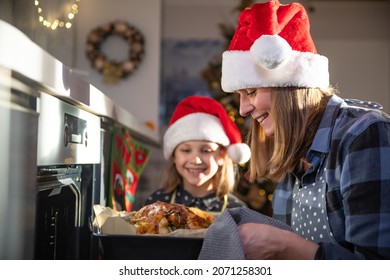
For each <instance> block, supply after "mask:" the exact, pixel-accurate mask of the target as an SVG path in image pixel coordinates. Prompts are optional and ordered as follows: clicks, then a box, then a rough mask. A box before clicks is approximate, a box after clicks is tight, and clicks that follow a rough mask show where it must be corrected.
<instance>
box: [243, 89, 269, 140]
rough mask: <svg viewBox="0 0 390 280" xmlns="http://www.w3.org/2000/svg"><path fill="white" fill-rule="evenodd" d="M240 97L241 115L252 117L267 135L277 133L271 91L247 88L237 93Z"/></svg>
mask: <svg viewBox="0 0 390 280" xmlns="http://www.w3.org/2000/svg"><path fill="white" fill-rule="evenodd" d="M236 92H237V93H238V94H239V95H240V115H241V116H243V117H245V116H248V115H251V117H252V119H254V120H255V121H257V122H258V123H259V124H260V125H261V127H262V128H263V130H264V133H265V135H267V136H272V135H274V133H275V123H274V120H273V116H272V115H271V89H270V88H247V89H242V90H238V91H236Z"/></svg>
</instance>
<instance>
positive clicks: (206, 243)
mask: <svg viewBox="0 0 390 280" xmlns="http://www.w3.org/2000/svg"><path fill="white" fill-rule="evenodd" d="M245 223H259V224H268V225H271V226H274V227H277V228H281V229H284V230H289V231H292V229H291V227H290V226H289V225H287V224H285V223H283V222H281V221H279V220H276V219H274V218H271V217H268V216H266V215H263V214H261V213H259V212H256V211H254V210H251V209H248V208H241V207H238V208H230V209H226V210H225V211H224V212H223V213H222V214H221V215H220V216H219V217H218V218H217V219H216V220H215V221H214V223H212V224H211V226H210V227H209V228H208V230H207V233H206V236H205V238H204V240H203V245H202V249H201V251H200V253H199V257H198V259H199V260H244V259H245V257H244V252H243V248H242V244H241V240H240V236H239V233H238V225H241V224H245Z"/></svg>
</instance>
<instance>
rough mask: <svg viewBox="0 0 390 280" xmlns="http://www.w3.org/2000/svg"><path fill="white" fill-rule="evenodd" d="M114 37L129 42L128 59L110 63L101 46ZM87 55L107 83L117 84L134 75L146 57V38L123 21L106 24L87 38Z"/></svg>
mask: <svg viewBox="0 0 390 280" xmlns="http://www.w3.org/2000/svg"><path fill="white" fill-rule="evenodd" d="M112 35H117V36H120V37H122V38H123V39H124V40H126V41H127V43H128V47H129V51H128V57H127V58H126V59H125V60H123V61H110V60H108V59H107V56H106V55H105V54H104V53H103V52H102V50H101V46H102V44H103V43H104V42H105V40H106V39H107V38H108V37H109V36H112ZM86 54H87V57H88V59H89V60H90V62H91V66H92V68H94V69H96V70H97V71H99V72H100V73H102V74H103V75H104V78H105V81H106V82H111V83H116V82H117V81H118V80H119V79H124V78H127V77H128V76H130V75H131V74H133V73H134V71H135V70H136V69H137V68H138V66H139V65H140V64H141V62H142V59H143V57H144V55H145V50H144V37H143V35H142V34H141V32H140V31H139V30H138V29H137V28H135V27H134V26H132V25H130V24H128V23H127V22H125V21H123V20H116V21H114V22H109V23H106V24H104V25H102V26H99V27H97V28H95V29H93V30H92V31H91V32H90V33H89V34H88V37H87V46H86Z"/></svg>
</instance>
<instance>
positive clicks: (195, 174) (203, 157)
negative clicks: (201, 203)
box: [173, 141, 224, 189]
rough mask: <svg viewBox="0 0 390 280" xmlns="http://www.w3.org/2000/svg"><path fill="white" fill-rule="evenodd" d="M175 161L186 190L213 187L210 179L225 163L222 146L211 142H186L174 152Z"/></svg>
mask: <svg viewBox="0 0 390 280" xmlns="http://www.w3.org/2000/svg"><path fill="white" fill-rule="evenodd" d="M173 160H174V163H175V165H176V169H177V172H178V173H179V174H180V175H181V176H182V178H183V183H184V187H185V188H186V186H187V187H189V188H193V187H200V186H204V187H206V188H207V187H208V185H211V184H210V179H211V178H212V177H213V176H214V175H215V173H217V171H218V168H219V166H221V165H222V164H223V163H224V157H223V155H222V150H221V148H220V146H219V145H218V144H217V143H214V142H209V141H186V142H183V143H181V144H179V145H178V146H177V147H176V149H175V151H174V154H173ZM211 187H212V186H211ZM189 188H186V189H189Z"/></svg>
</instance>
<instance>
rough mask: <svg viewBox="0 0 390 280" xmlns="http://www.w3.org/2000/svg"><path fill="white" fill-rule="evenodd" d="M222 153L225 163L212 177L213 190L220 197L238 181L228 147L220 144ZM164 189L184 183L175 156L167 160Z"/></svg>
mask: <svg viewBox="0 0 390 280" xmlns="http://www.w3.org/2000/svg"><path fill="white" fill-rule="evenodd" d="M220 149H221V151H220V152H221V154H222V156H223V157H224V164H222V166H220V167H219V169H218V171H217V173H216V174H215V175H214V176H213V177H212V178H211V179H210V180H212V181H211V183H212V184H213V190H214V192H215V194H216V196H218V197H221V198H222V197H223V196H224V195H226V194H228V193H230V192H231V191H232V190H233V189H234V188H235V186H236V183H237V176H238V171H237V166H236V165H235V164H234V163H233V161H232V160H231V159H230V157H229V156H228V155H227V152H226V148H225V147H223V146H220ZM161 182H162V189H163V191H164V192H166V193H170V192H172V191H173V190H175V189H176V188H177V187H178V186H179V185H181V184H183V178H182V177H181V175H180V174H179V173H178V172H177V169H176V166H175V163H174V161H173V156H172V157H171V158H170V159H169V160H168V161H167V163H166V166H165V169H164V171H163V173H162V180H161Z"/></svg>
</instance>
